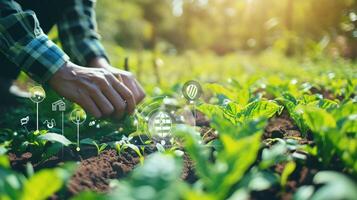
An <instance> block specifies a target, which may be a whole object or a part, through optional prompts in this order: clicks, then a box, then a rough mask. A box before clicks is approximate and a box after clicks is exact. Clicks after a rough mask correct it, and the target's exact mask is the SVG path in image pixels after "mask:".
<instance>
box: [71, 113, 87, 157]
mask: <svg viewBox="0 0 357 200" xmlns="http://www.w3.org/2000/svg"><path fill="white" fill-rule="evenodd" d="M70 119H71V121H72V122H73V123H74V124H76V125H77V148H76V150H77V151H80V150H81V149H80V148H79V125H81V124H83V123H84V122H85V121H86V119H87V114H86V112H85V111H84V110H83V109H81V108H76V109H74V110H73V111H72V112H71V116H70Z"/></svg>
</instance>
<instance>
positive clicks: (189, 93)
mask: <svg viewBox="0 0 357 200" xmlns="http://www.w3.org/2000/svg"><path fill="white" fill-rule="evenodd" d="M182 94H183V96H184V97H185V98H186V99H187V100H189V101H195V100H197V99H199V98H200V97H201V95H202V87H201V85H200V84H199V83H198V82H197V81H188V82H186V83H185V84H184V85H183V88H182Z"/></svg>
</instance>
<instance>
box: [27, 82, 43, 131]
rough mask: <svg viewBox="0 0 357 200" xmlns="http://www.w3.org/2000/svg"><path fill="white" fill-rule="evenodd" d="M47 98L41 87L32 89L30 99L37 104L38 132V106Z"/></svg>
mask: <svg viewBox="0 0 357 200" xmlns="http://www.w3.org/2000/svg"><path fill="white" fill-rule="evenodd" d="M45 98H46V92H45V90H44V89H43V88H42V87H41V86H35V87H32V88H30V99H31V101H32V102H34V103H36V130H37V131H38V107H39V106H38V105H39V103H41V102H42V101H43V100H44V99H45Z"/></svg>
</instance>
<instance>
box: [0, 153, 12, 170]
mask: <svg viewBox="0 0 357 200" xmlns="http://www.w3.org/2000/svg"><path fill="white" fill-rule="evenodd" d="M0 167H3V168H10V161H9V158H8V157H7V155H0Z"/></svg>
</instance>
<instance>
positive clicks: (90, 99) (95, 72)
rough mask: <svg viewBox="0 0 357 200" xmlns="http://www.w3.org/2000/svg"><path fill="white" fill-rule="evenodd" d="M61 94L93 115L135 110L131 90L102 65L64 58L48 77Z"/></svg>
mask: <svg viewBox="0 0 357 200" xmlns="http://www.w3.org/2000/svg"><path fill="white" fill-rule="evenodd" d="M49 84H50V86H51V87H52V88H53V89H54V90H55V91H56V92H57V93H58V94H59V95H62V96H63V97H65V98H67V99H69V100H70V101H73V102H75V103H77V104H79V105H80V106H82V107H83V108H84V109H85V110H86V111H87V112H89V113H91V114H92V115H93V116H95V117H96V118H100V117H107V116H110V115H115V116H117V117H119V118H120V117H122V116H123V115H124V113H125V112H128V113H132V112H133V111H134V110H135V106H136V101H135V98H134V94H133V92H131V90H130V89H129V88H128V87H127V86H126V85H125V84H124V83H123V82H121V81H120V80H118V78H116V77H115V76H114V75H113V73H111V72H109V71H108V70H106V69H103V68H86V67H81V66H78V65H75V64H73V63H71V62H67V63H66V64H65V65H64V66H63V67H62V68H61V69H59V70H58V71H57V72H56V73H55V74H54V75H53V76H52V78H51V79H50V80H49Z"/></svg>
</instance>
